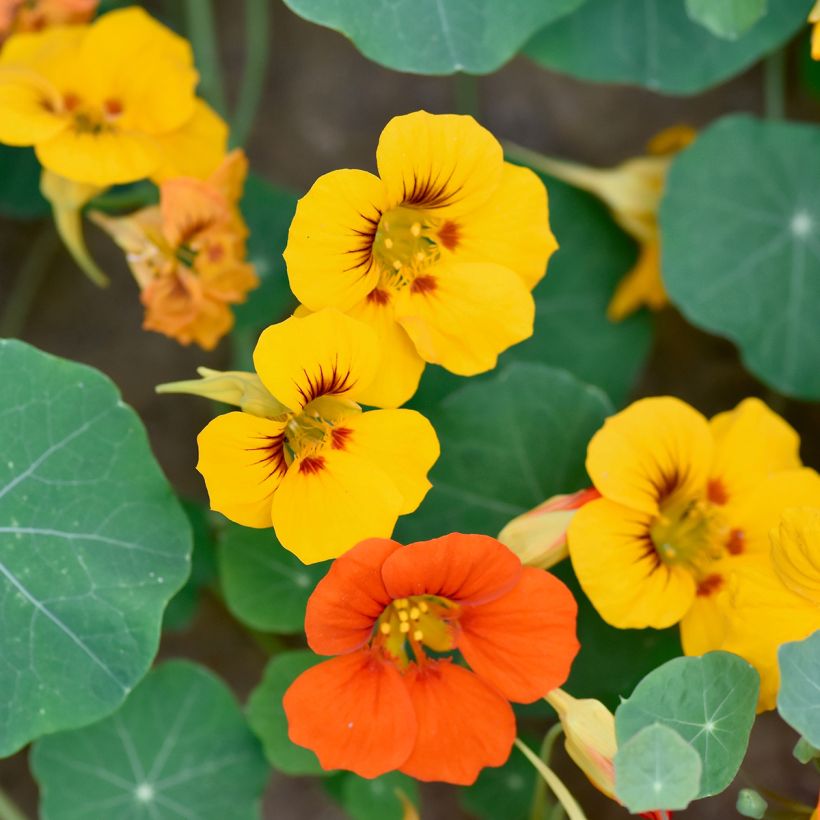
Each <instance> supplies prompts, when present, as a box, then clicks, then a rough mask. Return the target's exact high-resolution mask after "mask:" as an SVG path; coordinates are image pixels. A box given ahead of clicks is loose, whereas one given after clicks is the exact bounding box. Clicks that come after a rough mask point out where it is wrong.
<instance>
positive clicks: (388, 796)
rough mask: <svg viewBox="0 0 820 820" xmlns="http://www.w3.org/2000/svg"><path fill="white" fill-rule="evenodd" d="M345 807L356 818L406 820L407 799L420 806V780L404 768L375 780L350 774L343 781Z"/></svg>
mask: <svg viewBox="0 0 820 820" xmlns="http://www.w3.org/2000/svg"><path fill="white" fill-rule="evenodd" d="M341 797H342V807H343V808H344V810H345V813H346V814H347V815H348V816H349V817H351V818H352V820H404V817H405V804H406V801H410V803H411V804H412V805H413V806H415V807H416V808H417V809H418V806H419V799H420V798H419V789H418V786H417V785H416V781H415V780H413V779H412V778H410V777H408V776H407V775H406V774H402V773H401V772H389V773H388V774H384V775H382V776H381V777H376V778H374V779H373V780H366V779H365V778H363V777H358V776H357V775H355V774H347V775H345V777H344V781H343V784H342V794H341Z"/></svg>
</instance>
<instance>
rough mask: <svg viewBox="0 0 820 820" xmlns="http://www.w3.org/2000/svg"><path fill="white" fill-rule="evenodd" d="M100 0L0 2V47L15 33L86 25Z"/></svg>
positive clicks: (5, 0) (7, 0) (19, 0)
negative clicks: (69, 25) (74, 24)
mask: <svg viewBox="0 0 820 820" xmlns="http://www.w3.org/2000/svg"><path fill="white" fill-rule="evenodd" d="M99 3H100V0H0V45H2V43H3V41H4V40H5V39H6V37H8V36H9V35H11V34H14V33H15V32H18V31H41V30H42V29H45V28H48V27H49V26H58V25H66V24H69V23H85V22H86V21H87V20H90V19H91V18H92V17H93V16H94V12H95V11H96V10H97V6H98V5H99Z"/></svg>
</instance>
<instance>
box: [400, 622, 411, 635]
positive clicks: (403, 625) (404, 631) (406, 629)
mask: <svg viewBox="0 0 820 820" xmlns="http://www.w3.org/2000/svg"><path fill="white" fill-rule="evenodd" d="M409 631H410V624H408V623H407V621H402V622H401V623H400V624H399V632H401V634H402V635H406V634H407V633H408V632H409Z"/></svg>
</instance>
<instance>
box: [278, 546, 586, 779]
mask: <svg viewBox="0 0 820 820" xmlns="http://www.w3.org/2000/svg"><path fill="white" fill-rule="evenodd" d="M576 612H577V607H576V604H575V600H574V599H573V597H572V594H571V593H570V591H569V590H568V589H567V588H566V587H565V586H564V584H563V583H561V581H559V580H558V579H556V578H555V577H553V576H552V575H550V574H549V573H547V572H545V571H543V570H539V569H534V568H532V567H522V565H521V562H520V561H519V559H518V558H517V557H516V556H515V555H514V554H513V553H512V552H511V551H510V550H509V549H507V547H505V546H504V545H503V544H501V543H499V542H498V541H496V540H495V539H493V538H489V537H487V536H483V535H461V534H458V533H453V534H451V535H447V536H444V537H442V538H436V539H433V540H432V541H421V542H418V543H415V544H410V545H408V546H406V547H405V546H402V545H401V544H398V543H396V542H395V541H391V540H389V539H384V538H373V539H369V540H367V541H363V542H361V543H360V544H358V545H357V546H356V547H354V548H353V549H352V550H350V551H349V552H347V553H346V554H345V555H343V556H342V557H341V558H338V559H337V560H336V562H335V563H334V564H333V566H332V567H331V569H330V571H329V572H328V574H327V575H326V576H325V578H324V579H323V580H322V581H321V582H320V583H319V585H318V586H317V587H316V590H315V591H314V593H313V595H312V596H311V598H310V601H309V603H308V607H307V614H306V619H305V631H306V633H307V639H308V644H309V645H310V647H311V649H313V651H314V652H316V653H317V654H320V655H335V656H337V657H334V658H332V659H331V660H327V661H324V662H322V663H320V664H318V665H317V666H314V667H313V668H311V669H309V670H308V671H306V672H304V673H303V674H302V675H301V676H300V677H299V678H297V679H296V681H295V682H294V683H293V684H292V685H291V687H290V688H289V689H288V691H287V692H286V693H285V697H284V707H285V712H286V714H287V718H288V724H289V732H290V738H291V740H292V741H293V742H294V743H297V744H299V745H300V746H305V747H307V748H309V749H311V750H313V751H314V752H315V753H316V755H317V756H318V758H319V761H320V763H321V764H322V766H323V767H324V768H325V769H349V770H351V771H353V772H356V773H357V774H359V775H361V776H362V777H371V778H372V777H377V776H379V775H380V774H384V773H385V772H389V771H392V770H394V769H398V770H400V771H402V772H404V773H405V774H408V775H410V776H411V777H415V778H417V779H418V780H442V781H446V782H449V783H455V784H460V785H467V784H470V783H472V782H473V781H474V780H475V779H476V777H477V775H478V773H479V771H480V770H481V769H482V768H483V767H485V766H500V765H502V764H503V763H504V762H505V761H506V759H507V757H508V756H509V753H510V749H511V748H512V744H513V740H514V739H515V716H514V714H513V710H512V707H511V706H510V701H513V702H517V703H531V702H533V701H535V700H537V699H538V698H540V697H543V696H544V695H545V694H546V693H547V692H549V691H550V690H552V689H554V688H556V687H558V686H560V685H561V684H562V683H563V682H564V681H565V680H566V678H567V676H568V674H569V670H570V666H571V664H572V661H573V659H574V658H575V655H576V653H577V652H578V648H579V644H578V641H577V639H576V637H575V619H576ZM456 650H457V651H458V652H459V653H460V655H461V658H463V660H464V661H466V663H467V664H469V666H470V669H468V668H466V667H465V666H464V665H461V664H460V663H459V662H458V661H457V660H456V659H455V658H452V657H447V656H445V653H450V652H454V651H456ZM431 653H433V654H431Z"/></svg>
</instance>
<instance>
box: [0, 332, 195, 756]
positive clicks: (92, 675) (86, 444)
mask: <svg viewBox="0 0 820 820" xmlns="http://www.w3.org/2000/svg"><path fill="white" fill-rule="evenodd" d="M0 377H1V378H2V383H3V391H2V394H0V416H2V419H3V422H2V425H0V452H2V454H3V457H2V459H1V460H0V523H2V526H0V656H2V658H3V663H2V664H0V691H2V692H5V693H6V696H5V697H4V698H2V700H0V755H1V754H10V753H11V752H13V751H15V750H16V749H19V748H20V747H21V746H23V745H25V744H26V743H28V742H29V741H30V740H32V739H33V738H35V737H38V736H39V735H42V734H46V733H50V732H55V731H59V730H61V729H67V728H73V727H76V726H82V725H84V724H87V723H91V722H92V721H95V720H99V719H100V718H101V717H104V716H105V715H106V714H109V713H110V712H112V711H113V710H114V709H116V708H117V707H118V706H119V705H120V703H122V701H123V700H124V699H125V696H126V695H127V694H128V693H129V692H130V691H131V689H132V687H133V686H134V684H135V683H136V682H137V681H138V680H139V679H140V678H141V677H142V676H143V675H144V674H145V672H146V670H147V669H148V667H149V666H150V664H151V661H152V659H153V658H154V655H155V654H156V651H157V643H158V640H159V632H160V623H161V620H162V612H163V609H164V608H165V605H166V604H167V602H168V600H169V599H170V598H171V596H172V595H173V594H174V593H175V592H176V591H177V590H178V589H179V588H180V586H182V584H183V582H184V581H185V579H186V578H187V576H188V572H189V567H190V563H189V562H190V559H189V555H190V549H191V532H190V527H189V525H188V522H187V521H186V519H185V515H184V514H183V512H182V510H181V508H180V506H179V504H178V502H177V500H176V498H175V496H174V494H173V492H172V491H171V488H170V487H169V486H168V482H167V481H166V480H165V477H164V476H163V475H162V472H161V470H160V469H159V467H158V466H157V463H156V461H155V460H154V458H153V456H152V455H151V450H150V447H149V445H148V441H147V438H146V435H145V430H144V428H143V426H142V424H141V423H140V420H139V419H138V418H137V416H136V414H135V413H134V411H133V410H131V409H130V408H128V407H126V406H125V405H124V404H123V403H122V401H121V400H120V397H119V394H118V392H117V390H116V388H115V387H114V385H113V384H112V383H111V382H110V381H109V380H108V379H107V378H106V377H105V376H103V375H102V374H101V373H99V372H97V371H96V370H93V369H92V368H89V367H85V366H84V365H79V364H74V363H73V362H68V361H65V360H64V359H59V358H56V357H54V356H50V355H48V354H46V353H41V352H40V351H39V350H36V349H35V348H33V347H30V346H29V345H26V344H24V343H22V342H18V341H9V340H4V341H0ZM15 693H19V695H20V696H19V697H18V695H17V694H15Z"/></svg>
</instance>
